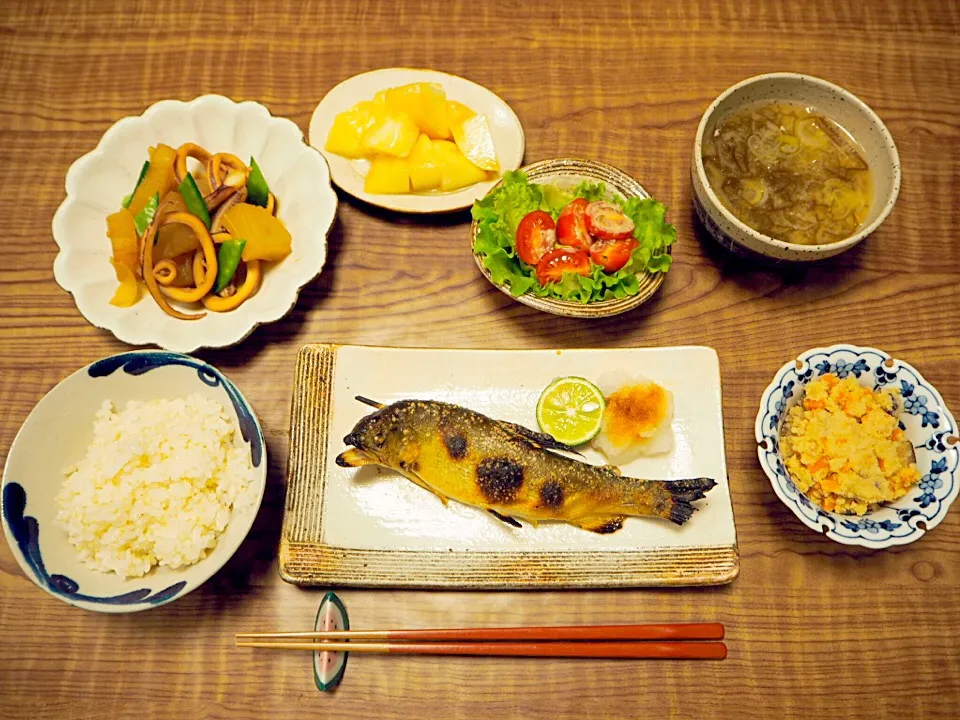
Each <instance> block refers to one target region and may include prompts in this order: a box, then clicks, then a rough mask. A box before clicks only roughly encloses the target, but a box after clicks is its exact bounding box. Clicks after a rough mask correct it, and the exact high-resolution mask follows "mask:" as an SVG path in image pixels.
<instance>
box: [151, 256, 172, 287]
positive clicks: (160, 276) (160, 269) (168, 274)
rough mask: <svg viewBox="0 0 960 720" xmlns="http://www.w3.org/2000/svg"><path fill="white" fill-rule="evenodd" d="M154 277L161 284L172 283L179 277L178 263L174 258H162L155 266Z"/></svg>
mask: <svg viewBox="0 0 960 720" xmlns="http://www.w3.org/2000/svg"><path fill="white" fill-rule="evenodd" d="M153 277H154V278H155V279H156V281H157V282H158V283H159V284H160V285H172V284H173V281H174V280H176V279H177V264H176V263H175V262H174V261H173V260H161V261H160V262H158V263H157V264H156V265H154V266H153Z"/></svg>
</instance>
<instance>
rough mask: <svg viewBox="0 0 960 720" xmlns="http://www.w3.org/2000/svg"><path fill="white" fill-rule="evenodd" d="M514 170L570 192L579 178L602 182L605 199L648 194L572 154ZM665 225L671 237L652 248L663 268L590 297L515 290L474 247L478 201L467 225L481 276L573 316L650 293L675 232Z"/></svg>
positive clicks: (624, 307) (599, 312) (612, 308)
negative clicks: (622, 289) (623, 286)
mask: <svg viewBox="0 0 960 720" xmlns="http://www.w3.org/2000/svg"><path fill="white" fill-rule="evenodd" d="M519 172H521V173H524V174H525V175H526V179H527V180H528V181H530V183H531V184H534V183H536V184H540V185H549V186H554V187H556V188H558V189H559V190H560V191H562V192H567V193H573V192H574V190H575V188H576V187H577V186H578V185H581V184H582V183H588V184H602V186H603V188H604V191H605V197H604V198H602V199H604V200H611V199H614V198H615V197H617V196H619V198H621V199H622V200H626V201H629V200H630V199H632V198H640V199H650V195H649V194H648V193H647V191H646V190H644V189H643V186H642V185H641V184H640V183H639V182H637V181H636V180H635V179H634V178H632V177H630V176H629V175H627V174H626V173H625V172H623V171H622V170H618V169H617V168H615V167H613V166H611V165H607V164H605V163H601V162H596V161H593V160H578V159H573V158H562V159H551V160H541V161H539V162H535V163H532V164H530V165H527V166H525V167H523V168H520V171H519ZM503 185H504V180H501V181H500V182H499V183H497V185H495V186H494V187H493V188H492V189H491V191H490V193H488V195H487V198H490V197H491V196H492V194H493V193H495V192H496V191H497V190H498V189H499V188H501V187H502V186H503ZM485 200H486V198H485ZM481 202H482V201H481ZM479 204H481V203H478V205H479ZM661 209H662V208H661ZM664 228H665V229H666V230H667V232H668V233H669V234H670V237H669V238H668V239H666V240H664V241H663V242H662V243H660V244H659V246H658V247H656V248H655V249H654V250H653V252H652V254H653V256H654V257H655V258H656V259H658V260H661V261H663V262H661V263H660V266H661V267H662V268H663V270H661V271H656V272H652V271H650V270H649V269H644V270H641V271H640V272H637V273H636V274H635V278H636V280H635V282H634V281H633V280H631V281H630V288H629V290H627V291H625V292H623V293H619V292H618V294H620V295H622V296H621V297H612V298H609V299H602V300H595V301H592V302H580V301H578V300H568V299H563V298H559V297H550V296H538V295H537V294H535V293H534V292H532V291H530V290H526V291H525V292H520V293H518V292H515V291H514V289H512V288H511V286H510V285H509V284H508V283H505V282H502V281H498V279H497V277H496V274H495V271H494V270H493V269H491V268H492V267H493V263H491V262H490V261H489V259H488V258H487V257H486V256H485V254H484V253H483V252H481V251H479V250H478V248H477V245H478V243H477V240H478V238H479V237H480V235H481V233H482V227H481V222H480V220H479V219H478V208H477V206H475V207H474V220H473V225H472V228H471V232H472V237H473V247H474V252H473V258H474V261H475V262H476V264H477V267H478V268H479V269H480V272H481V273H483V276H484V277H485V278H487V280H489V281H490V283H491V284H492V285H493V286H494V287H496V288H497V289H498V290H500V291H501V292H502V293H504V294H505V295H508V296H509V297H511V298H513V299H514V300H516V301H517V302H520V303H522V304H524V305H527V306H529V307H532V308H535V309H537V310H542V311H543V312H546V313H550V314H551V315H560V316H565V317H576V318H602V317H609V316H611V315H619V314H620V313H624V312H627V311H628V310H633V309H634V308H636V307H639V306H640V305H642V304H643V303H645V302H647V301H648V300H649V299H650V298H651V297H653V295H654V294H655V293H656V292H657V290H658V289H659V288H660V286H661V285H662V284H663V281H664V274H665V270H666V268H668V267H669V264H670V260H671V251H670V243H671V242H672V241H673V240H674V239H675V238H676V232H675V230H674V229H673V227H672V226H670V225H667V224H664ZM665 234H666V233H665ZM517 262H519V260H518V261H517Z"/></svg>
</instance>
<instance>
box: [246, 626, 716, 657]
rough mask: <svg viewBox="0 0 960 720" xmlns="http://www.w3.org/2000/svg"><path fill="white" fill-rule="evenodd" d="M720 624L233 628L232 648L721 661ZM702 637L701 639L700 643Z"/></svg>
mask: <svg viewBox="0 0 960 720" xmlns="http://www.w3.org/2000/svg"><path fill="white" fill-rule="evenodd" d="M723 635H724V629H723V625H721V624H720V623H676V624H657V625H592V626H576V625H574V626H561V627H513V628H453V629H437V630H431V629H425V630H335V631H334V630H331V631H318V632H275V633H238V634H237V647H249V648H269V649H272V650H313V651H315V652H322V651H324V650H327V651H336V652H351V653H354V652H366V653H395V654H402V655H482V656H500V657H506V656H510V657H567V658H633V659H653V658H662V659H675V660H722V659H723V658H725V657H726V656H727V646H726V645H724V644H723V643H722V642H717V641H720V640H723ZM703 641H706V642H703Z"/></svg>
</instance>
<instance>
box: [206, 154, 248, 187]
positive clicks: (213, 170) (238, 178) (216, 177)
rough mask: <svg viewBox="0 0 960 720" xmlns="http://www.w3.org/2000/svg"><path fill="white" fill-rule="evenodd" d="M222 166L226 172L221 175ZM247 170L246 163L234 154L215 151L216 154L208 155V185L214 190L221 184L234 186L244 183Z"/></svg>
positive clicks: (245, 182) (240, 185)
mask: <svg viewBox="0 0 960 720" xmlns="http://www.w3.org/2000/svg"><path fill="white" fill-rule="evenodd" d="M224 167H226V168H227V169H228V172H227V173H226V174H225V175H224V176H223V177H221V175H222V174H223V168H224ZM248 172H249V169H248V168H247V164H246V163H245V162H243V160H241V159H240V158H238V157H237V156H236V155H232V154H230V153H217V154H216V155H212V156H208V159H207V175H208V176H209V177H210V187H211V188H212V189H214V190H217V189H218V188H220V187H221V186H222V185H229V186H230V187H235V188H236V187H242V186H244V185H246V184H247V173H248Z"/></svg>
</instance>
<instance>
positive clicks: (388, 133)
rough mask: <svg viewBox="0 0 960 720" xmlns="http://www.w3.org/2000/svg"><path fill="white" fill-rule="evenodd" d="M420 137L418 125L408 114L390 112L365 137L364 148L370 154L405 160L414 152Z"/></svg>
mask: <svg viewBox="0 0 960 720" xmlns="http://www.w3.org/2000/svg"><path fill="white" fill-rule="evenodd" d="M419 136H420V131H419V130H418V129H417V126H416V123H414V122H413V120H411V119H410V116H409V115H407V113H403V112H402V113H394V112H390V113H389V114H388V115H385V116H383V117H381V118H380V119H379V120H377V122H376V123H374V125H373V126H372V127H371V128H370V129H369V130H368V131H367V132H366V134H365V135H364V136H363V147H364V149H365V150H366V151H367V153H368V154H373V153H383V154H384V155H392V156H393V157H400V158H405V157H407V155H409V154H410V151H411V150H413V145H414V143H416V142H417V138H418V137H419Z"/></svg>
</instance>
